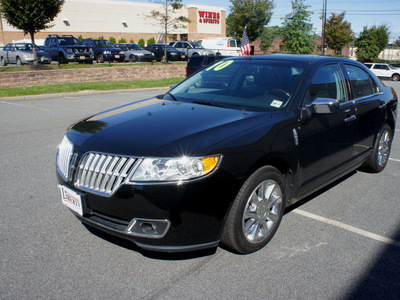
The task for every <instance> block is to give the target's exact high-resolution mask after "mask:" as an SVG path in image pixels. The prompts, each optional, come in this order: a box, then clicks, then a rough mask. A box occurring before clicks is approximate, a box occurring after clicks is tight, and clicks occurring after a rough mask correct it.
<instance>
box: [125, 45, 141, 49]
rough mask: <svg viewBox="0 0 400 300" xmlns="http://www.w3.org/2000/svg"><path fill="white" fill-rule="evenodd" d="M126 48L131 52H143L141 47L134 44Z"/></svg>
mask: <svg viewBox="0 0 400 300" xmlns="http://www.w3.org/2000/svg"><path fill="white" fill-rule="evenodd" d="M128 48H129V49H132V50H143V48H142V47H140V46H139V45H136V44H131V45H128Z"/></svg>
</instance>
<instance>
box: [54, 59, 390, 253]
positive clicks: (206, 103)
mask: <svg viewBox="0 0 400 300" xmlns="http://www.w3.org/2000/svg"><path fill="white" fill-rule="evenodd" d="M397 103H398V99H397V95H396V93H395V92H394V90H393V89H391V88H389V87H386V86H385V85H383V84H382V83H381V82H380V81H379V80H378V79H377V78H376V77H375V75H374V74H372V73H371V72H370V71H369V70H368V69H367V68H366V67H365V66H363V65H362V64H360V63H358V62H355V61H352V60H346V59H340V58H330V57H319V56H292V55H269V56H257V57H252V58H241V57H236V58H229V59H224V60H221V61H218V62H216V63H214V64H212V65H210V66H209V67H206V68H205V69H203V70H202V71H200V72H198V73H196V74H194V75H193V76H191V77H189V78H187V79H186V80H184V81H183V82H181V83H180V84H179V85H177V86H176V87H174V88H173V89H171V90H170V91H169V92H168V93H166V94H165V95H160V96H157V97H155V98H151V99H146V100H142V101H137V102H133V103H131V104H128V105H125V106H121V107H118V108H115V109H112V110H109V111H106V112H103V113H100V114H97V115H94V116H91V117H88V118H86V119H84V120H82V121H80V122H78V123H76V124H74V125H73V126H71V127H70V128H69V129H68V131H67V133H66V135H65V137H64V138H63V140H62V143H61V145H60V147H59V150H58V154H57V176H58V181H59V188H60V190H61V195H62V201H63V203H64V204H65V205H66V206H67V207H69V208H70V209H71V210H72V212H73V213H74V214H75V215H76V217H78V218H79V219H80V220H81V221H82V222H83V223H86V224H88V225H89V226H92V227H95V228H98V229H100V230H102V231H106V232H108V233H111V234H113V235H117V236H120V237H123V238H126V239H129V240H131V241H133V242H134V243H135V244H136V245H138V246H139V247H142V248H145V249H150V250H156V251H170V252H172V251H190V250H195V249H202V248H209V247H216V246H217V245H219V243H220V242H222V243H223V244H224V245H225V246H227V247H228V248H230V249H232V250H233V251H234V252H238V253H251V252H254V251H257V250H259V249H261V248H262V247H264V246H265V245H266V244H267V243H268V241H269V240H270V239H271V238H272V236H273V235H274V234H275V232H276V230H277V228H278V226H279V224H280V222H281V219H282V216H283V213H284V210H285V208H286V207H288V206H289V205H292V204H293V203H295V202H297V201H298V200H300V199H302V198H304V197H306V196H308V195H310V194H311V193H313V192H315V191H317V190H319V189H321V188H322V187H324V186H326V185H327V184H329V183H332V182H333V181H335V180H337V179H338V178H340V177H342V176H344V175H345V174H348V173H349V172H352V171H354V170H357V169H362V170H366V171H368V172H376V173H377V172H380V171H382V170H383V169H384V168H385V166H386V164H387V163H388V160H389V154H390V148H391V143H392V139H393V135H394V133H395V123H396V116H397Z"/></svg>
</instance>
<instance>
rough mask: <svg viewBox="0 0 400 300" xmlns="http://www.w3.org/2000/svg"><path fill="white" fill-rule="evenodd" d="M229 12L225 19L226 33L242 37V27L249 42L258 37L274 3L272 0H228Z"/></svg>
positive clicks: (265, 24)
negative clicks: (229, 3) (230, 4)
mask: <svg viewBox="0 0 400 300" xmlns="http://www.w3.org/2000/svg"><path fill="white" fill-rule="evenodd" d="M230 1H231V3H232V6H231V7H230V10H231V13H230V14H229V16H228V18H227V19H226V25H227V34H228V35H229V36H233V37H236V38H242V35H243V30H244V27H246V26H247V28H246V30H247V35H248V36H249V40H250V42H253V41H255V40H256V39H257V38H258V37H260V35H261V33H262V32H263V29H264V27H265V26H267V25H268V23H269V21H270V20H271V16H272V9H273V8H274V3H273V1H272V0H230Z"/></svg>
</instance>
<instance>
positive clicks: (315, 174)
mask: <svg viewBox="0 0 400 300" xmlns="http://www.w3.org/2000/svg"><path fill="white" fill-rule="evenodd" d="M318 98H328V99H334V100H337V101H338V102H339V103H340V105H339V109H338V111H337V112H335V113H332V114H315V113H312V112H311V110H310V106H309V105H310V104H311V103H312V102H313V101H314V100H315V99H318ZM348 99H349V97H348V92H347V89H346V85H345V80H344V76H343V74H342V71H341V68H340V67H339V65H338V64H329V65H324V66H322V67H320V68H319V70H317V71H316V72H315V73H314V75H313V78H312V80H311V84H310V85H309V87H308V90H307V92H306V95H305V97H304V103H303V108H302V116H301V118H300V127H299V133H298V136H299V149H300V165H299V194H307V193H309V192H310V191H313V190H314V189H315V188H317V187H319V186H321V185H322V184H324V183H325V182H327V181H329V180H331V179H333V178H334V177H335V176H337V175H339V174H340V173H342V172H343V171H345V170H346V169H347V167H348V165H349V163H350V161H351V159H352V155H353V147H354V143H355V135H356V127H355V126H356V125H355V120H356V110H355V106H354V104H353V102H352V101H348Z"/></svg>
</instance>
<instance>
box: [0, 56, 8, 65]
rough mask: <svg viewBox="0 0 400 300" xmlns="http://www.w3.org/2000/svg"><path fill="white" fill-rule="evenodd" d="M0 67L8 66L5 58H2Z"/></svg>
mask: <svg viewBox="0 0 400 300" xmlns="http://www.w3.org/2000/svg"><path fill="white" fill-rule="evenodd" d="M0 65H1V66H4V67H5V66H7V63H6V60H5V59H4V57H2V58H1V63H0Z"/></svg>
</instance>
